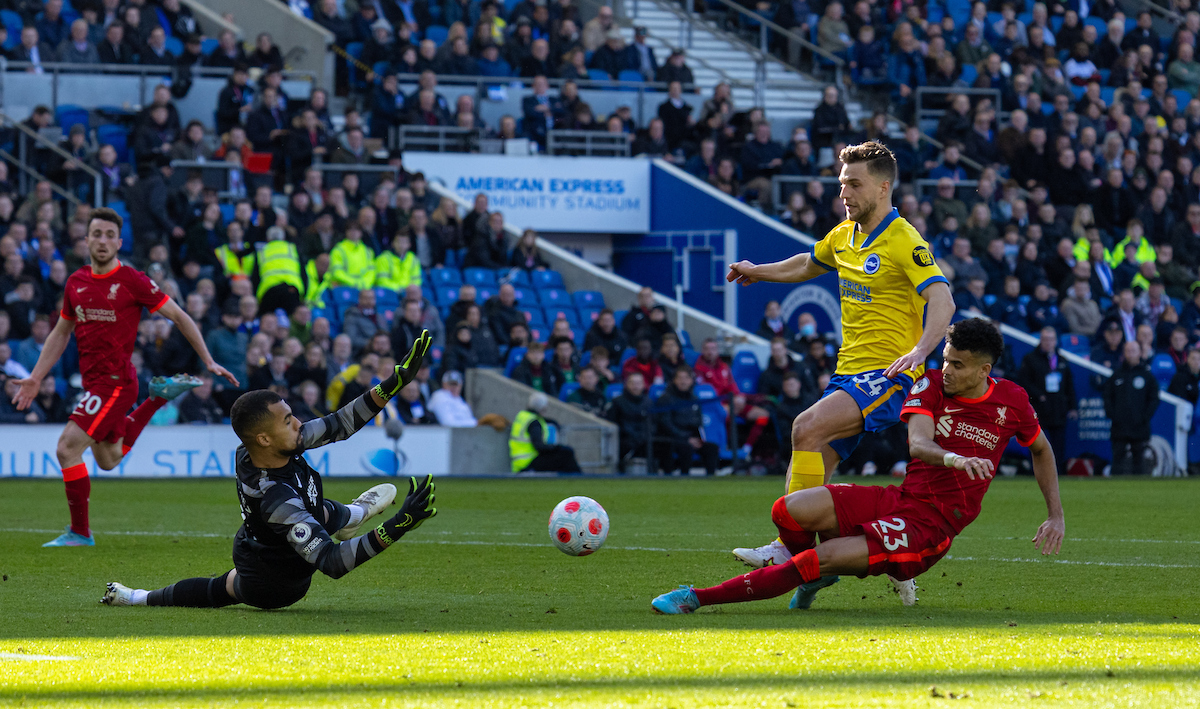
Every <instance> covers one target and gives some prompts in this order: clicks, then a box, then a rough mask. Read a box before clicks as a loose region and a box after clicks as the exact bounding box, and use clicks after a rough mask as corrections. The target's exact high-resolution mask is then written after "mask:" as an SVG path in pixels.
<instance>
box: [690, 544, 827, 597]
mask: <svg viewBox="0 0 1200 709" xmlns="http://www.w3.org/2000/svg"><path fill="white" fill-rule="evenodd" d="M820 577H821V566H820V563H819V562H818V561H817V552H816V551H814V550H812V549H809V550H807V551H802V552H800V553H799V554H797V555H796V556H794V557H792V563H790V564H776V565H774V566H767V567H764V568H761V569H756V570H754V571H751V572H750V573H748V574H745V575H742V576H735V577H734V578H731V579H729V580H728V581H726V582H725V583H723V584H721V585H720V586H713V587H712V588H697V589H695V592H696V598H697V599H698V600H699V601H700V605H702V606H709V605H713V604H716V603H740V602H742V601H758V600H762V599H764V598H774V597H776V596H782V595H783V594H785V593H787V592H788V591H791V590H792V589H794V588H796V587H797V586H799V585H800V584H803V583H808V582H809V581H815V580H816V579H818V578H820Z"/></svg>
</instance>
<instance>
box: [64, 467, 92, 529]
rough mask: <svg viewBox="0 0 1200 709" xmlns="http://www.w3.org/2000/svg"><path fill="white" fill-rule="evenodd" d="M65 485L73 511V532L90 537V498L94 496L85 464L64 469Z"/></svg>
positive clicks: (68, 502) (68, 501)
mask: <svg viewBox="0 0 1200 709" xmlns="http://www.w3.org/2000/svg"><path fill="white" fill-rule="evenodd" d="M62 472H63V485H64V486H65V487H66V488H67V507H68V508H70V510H71V531H73V532H75V533H76V534H79V535H82V536H85V537H90V536H92V532H91V529H90V528H89V526H88V498H89V497H91V494H92V479H91V478H89V477H88V469H87V466H86V465H84V464H83V463H80V464H79V465H72V466H71V467H69V468H63V471H62Z"/></svg>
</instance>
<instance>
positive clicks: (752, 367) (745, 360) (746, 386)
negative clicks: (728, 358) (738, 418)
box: [730, 350, 762, 394]
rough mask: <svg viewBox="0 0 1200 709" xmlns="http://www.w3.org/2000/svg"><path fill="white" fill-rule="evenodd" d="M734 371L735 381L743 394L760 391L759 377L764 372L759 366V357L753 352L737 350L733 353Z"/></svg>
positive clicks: (732, 366) (732, 365)
mask: <svg viewBox="0 0 1200 709" xmlns="http://www.w3.org/2000/svg"><path fill="white" fill-rule="evenodd" d="M730 368H731V369H732V371H733V381H734V382H735V383H737V386H738V389H740V390H741V391H742V393H743V394H757V393H758V377H759V375H761V374H762V370H761V369H760V368H759V366H758V358H757V357H755V356H754V353H753V352H746V351H744V350H743V351H741V352H736V353H734V355H733V363H732V364H731V365H730Z"/></svg>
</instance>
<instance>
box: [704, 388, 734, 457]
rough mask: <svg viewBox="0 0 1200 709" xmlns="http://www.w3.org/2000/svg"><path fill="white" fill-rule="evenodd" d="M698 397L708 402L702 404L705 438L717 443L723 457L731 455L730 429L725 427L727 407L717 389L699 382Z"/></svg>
mask: <svg viewBox="0 0 1200 709" xmlns="http://www.w3.org/2000/svg"><path fill="white" fill-rule="evenodd" d="M696 398H697V399H700V400H701V401H704V402H706V403H704V404H701V406H700V411H701V413H702V414H703V415H704V440H706V441H708V442H710V443H716V444H717V448H719V449H720V451H721V457H722V458H729V457H731V455H732V454H731V453H730V452H729V431H728V430H727V429H726V427H725V407H723V406H721V400H720V399H718V398H717V390H716V389H713V388H712V387H711V386H710V385H708V384H697V385H696Z"/></svg>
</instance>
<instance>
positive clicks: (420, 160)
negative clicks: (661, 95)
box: [404, 152, 650, 234]
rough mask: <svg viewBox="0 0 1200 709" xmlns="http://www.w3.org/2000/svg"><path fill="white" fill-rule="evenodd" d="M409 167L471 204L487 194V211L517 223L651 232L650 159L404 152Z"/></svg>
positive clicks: (535, 226) (545, 228)
mask: <svg viewBox="0 0 1200 709" xmlns="http://www.w3.org/2000/svg"><path fill="white" fill-rule="evenodd" d="M404 169H405V170H408V171H409V172H418V171H419V172H423V173H425V177H426V179H428V180H429V181H430V182H437V183H440V184H442V185H444V186H445V187H447V188H448V189H450V190H451V191H453V192H454V193H455V194H457V195H458V196H459V197H462V198H463V199H465V200H467V202H472V201H474V199H475V195H477V194H479V193H480V192H482V193H484V194H486V195H487V196H488V209H490V210H492V211H496V210H499V211H501V212H503V213H504V220H505V221H506V222H508V223H510V224H512V225H514V226H516V227H519V228H530V229H537V230H539V231H555V232H598V233H618V234H622V233H644V232H647V231H650V161H649V160H643V159H640V158H569V157H549V156H541V157H517V156H507V155H468V154H457V153H416V152H405V153H404Z"/></svg>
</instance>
